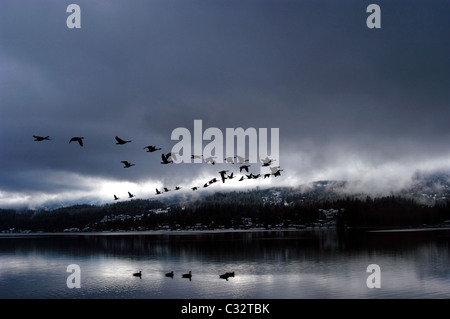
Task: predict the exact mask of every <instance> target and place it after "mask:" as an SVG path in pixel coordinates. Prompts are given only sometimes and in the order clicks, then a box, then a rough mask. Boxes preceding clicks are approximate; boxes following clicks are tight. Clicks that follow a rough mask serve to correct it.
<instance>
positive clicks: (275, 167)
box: [269, 166, 280, 174]
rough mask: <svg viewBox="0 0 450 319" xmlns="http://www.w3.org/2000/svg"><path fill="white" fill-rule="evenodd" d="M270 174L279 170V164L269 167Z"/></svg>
mask: <svg viewBox="0 0 450 319" xmlns="http://www.w3.org/2000/svg"><path fill="white" fill-rule="evenodd" d="M269 168H270V171H271V172H272V174H274V173H276V172H278V171H279V170H280V166H274V167H269Z"/></svg>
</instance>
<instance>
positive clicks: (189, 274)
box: [181, 270, 192, 280]
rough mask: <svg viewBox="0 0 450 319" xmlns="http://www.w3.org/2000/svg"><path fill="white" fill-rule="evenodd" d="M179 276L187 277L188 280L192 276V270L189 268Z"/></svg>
mask: <svg viewBox="0 0 450 319" xmlns="http://www.w3.org/2000/svg"><path fill="white" fill-rule="evenodd" d="M181 277H183V278H189V280H191V278H192V271H190V270H189V273H187V274H182V275H181Z"/></svg>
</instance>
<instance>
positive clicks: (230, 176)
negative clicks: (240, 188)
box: [227, 172, 236, 179]
mask: <svg viewBox="0 0 450 319" xmlns="http://www.w3.org/2000/svg"><path fill="white" fill-rule="evenodd" d="M235 177H236V176H234V172H231V174H230V175H228V177H227V178H228V179H233V178H235Z"/></svg>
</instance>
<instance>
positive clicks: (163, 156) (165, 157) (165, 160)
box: [161, 153, 173, 164]
mask: <svg viewBox="0 0 450 319" xmlns="http://www.w3.org/2000/svg"><path fill="white" fill-rule="evenodd" d="M171 155H172V153H167V154H161V159H162V162H161V164H170V163H173V161H169V157H170V156H171Z"/></svg>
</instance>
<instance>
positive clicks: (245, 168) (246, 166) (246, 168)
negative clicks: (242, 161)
mask: <svg viewBox="0 0 450 319" xmlns="http://www.w3.org/2000/svg"><path fill="white" fill-rule="evenodd" d="M249 167H250V165H242V166H241V167H239V172H242V170H243V169H244V170H245V171H246V172H247V173H248V168H249Z"/></svg>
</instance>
